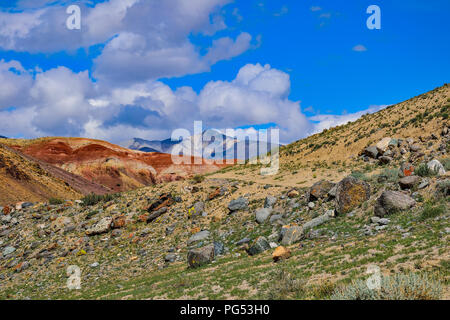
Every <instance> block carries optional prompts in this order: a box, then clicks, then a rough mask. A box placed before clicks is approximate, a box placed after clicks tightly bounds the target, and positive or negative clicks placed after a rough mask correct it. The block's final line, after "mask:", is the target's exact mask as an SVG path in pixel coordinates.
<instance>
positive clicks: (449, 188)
mask: <svg viewBox="0 0 450 320" xmlns="http://www.w3.org/2000/svg"><path fill="white" fill-rule="evenodd" d="M449 195H450V180H443V181H439V182H438V183H437V184H436V197H437V198H438V199H440V198H445V197H447V196H449Z"/></svg>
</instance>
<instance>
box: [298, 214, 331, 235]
mask: <svg viewBox="0 0 450 320" xmlns="http://www.w3.org/2000/svg"><path fill="white" fill-rule="evenodd" d="M329 220H331V216H330V215H329V214H328V213H325V214H323V215H321V216H319V217H317V218H314V219H312V220H310V221H308V222H307V223H305V224H304V225H303V231H304V232H306V231H307V230H309V229H312V228H314V227H317V226H320V225H321V224H324V223H325V222H327V221H329Z"/></svg>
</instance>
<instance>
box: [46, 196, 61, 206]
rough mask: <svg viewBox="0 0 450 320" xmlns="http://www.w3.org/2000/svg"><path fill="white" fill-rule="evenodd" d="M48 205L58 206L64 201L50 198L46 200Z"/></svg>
mask: <svg viewBox="0 0 450 320" xmlns="http://www.w3.org/2000/svg"><path fill="white" fill-rule="evenodd" d="M48 203H50V204H51V205H58V204H63V203H64V200H62V199H58V198H50V199H49V200H48Z"/></svg>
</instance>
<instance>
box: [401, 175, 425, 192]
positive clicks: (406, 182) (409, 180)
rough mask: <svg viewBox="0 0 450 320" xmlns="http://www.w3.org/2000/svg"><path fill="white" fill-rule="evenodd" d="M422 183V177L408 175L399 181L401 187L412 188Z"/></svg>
mask: <svg viewBox="0 0 450 320" xmlns="http://www.w3.org/2000/svg"><path fill="white" fill-rule="evenodd" d="M419 183H420V177H418V176H408V177H404V178H401V179H400V180H399V181H398V184H399V185H400V188H402V189H403V190H404V189H412V188H414V187H415V186H417V185H418V184H419Z"/></svg>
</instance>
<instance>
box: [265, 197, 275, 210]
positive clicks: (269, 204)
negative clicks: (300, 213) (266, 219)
mask: <svg viewBox="0 0 450 320" xmlns="http://www.w3.org/2000/svg"><path fill="white" fill-rule="evenodd" d="M276 202H277V198H275V197H273V196H267V197H266V200H265V201H264V208H272V207H273V206H274V205H275V203H276Z"/></svg>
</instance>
